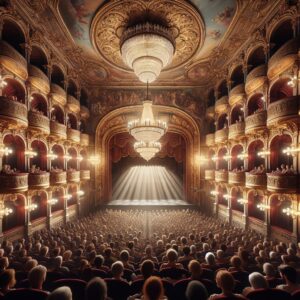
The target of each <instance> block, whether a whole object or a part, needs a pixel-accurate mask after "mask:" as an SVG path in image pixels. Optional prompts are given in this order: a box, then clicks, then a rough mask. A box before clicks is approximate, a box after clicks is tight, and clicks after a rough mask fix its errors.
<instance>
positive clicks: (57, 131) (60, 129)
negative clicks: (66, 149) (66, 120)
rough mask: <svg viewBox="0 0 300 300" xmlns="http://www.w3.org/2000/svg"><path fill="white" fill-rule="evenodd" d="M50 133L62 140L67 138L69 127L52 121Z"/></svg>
mask: <svg viewBox="0 0 300 300" xmlns="http://www.w3.org/2000/svg"><path fill="white" fill-rule="evenodd" d="M50 133H51V135H54V136H55V137H58V138H60V139H66V138H67V127H66V125H64V124H60V123H58V122H55V121H50Z"/></svg>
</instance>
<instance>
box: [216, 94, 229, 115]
mask: <svg viewBox="0 0 300 300" xmlns="http://www.w3.org/2000/svg"><path fill="white" fill-rule="evenodd" d="M227 107H228V96H223V97H221V98H220V99H218V100H217V101H216V104H215V112H216V113H221V112H223V111H226V110H227Z"/></svg>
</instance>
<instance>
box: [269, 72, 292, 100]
mask: <svg viewBox="0 0 300 300" xmlns="http://www.w3.org/2000/svg"><path fill="white" fill-rule="evenodd" d="M289 81H290V78H288V77H286V78H279V79H278V80H277V81H276V82H275V83H274V84H273V85H272V86H271V88H270V103H274V102H276V101H279V100H281V99H284V98H289V97H292V96H293V87H292V86H291V85H289ZM295 101H296V100H295Z"/></svg>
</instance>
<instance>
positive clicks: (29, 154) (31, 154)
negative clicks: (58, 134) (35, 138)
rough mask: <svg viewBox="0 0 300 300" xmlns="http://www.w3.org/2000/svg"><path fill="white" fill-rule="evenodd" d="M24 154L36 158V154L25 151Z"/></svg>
mask: <svg viewBox="0 0 300 300" xmlns="http://www.w3.org/2000/svg"><path fill="white" fill-rule="evenodd" d="M24 154H25V155H26V156H28V157H30V158H32V157H35V156H37V152H36V151H32V150H26V151H25V152H24Z"/></svg>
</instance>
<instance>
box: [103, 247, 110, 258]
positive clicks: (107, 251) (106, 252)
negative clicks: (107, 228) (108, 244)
mask: <svg viewBox="0 0 300 300" xmlns="http://www.w3.org/2000/svg"><path fill="white" fill-rule="evenodd" d="M111 255H112V249H111V248H106V249H105V250H104V256H105V257H106V258H110V257H111Z"/></svg>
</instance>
